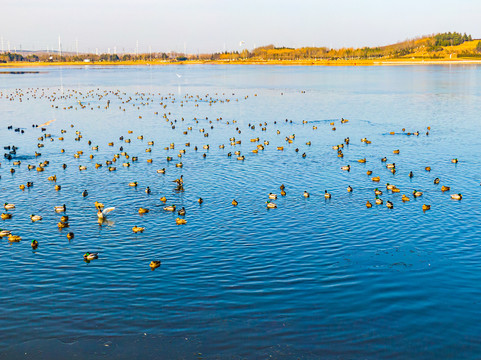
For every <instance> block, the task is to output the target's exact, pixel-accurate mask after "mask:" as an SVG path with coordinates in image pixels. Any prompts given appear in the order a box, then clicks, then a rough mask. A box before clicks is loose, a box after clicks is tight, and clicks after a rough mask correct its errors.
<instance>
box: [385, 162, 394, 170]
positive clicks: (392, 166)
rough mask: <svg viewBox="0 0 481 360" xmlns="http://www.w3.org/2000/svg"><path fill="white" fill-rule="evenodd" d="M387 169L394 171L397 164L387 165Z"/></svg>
mask: <svg viewBox="0 0 481 360" xmlns="http://www.w3.org/2000/svg"><path fill="white" fill-rule="evenodd" d="M386 167H387V168H388V169H394V168H396V163H392V164H387V165H386Z"/></svg>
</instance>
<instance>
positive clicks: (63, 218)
mask: <svg viewBox="0 0 481 360" xmlns="http://www.w3.org/2000/svg"><path fill="white" fill-rule="evenodd" d="M60 221H62V222H68V216H67V215H63V216H62V217H61V218H60Z"/></svg>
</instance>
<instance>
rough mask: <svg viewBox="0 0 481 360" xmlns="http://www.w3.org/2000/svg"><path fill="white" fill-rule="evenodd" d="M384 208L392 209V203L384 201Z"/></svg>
mask: <svg viewBox="0 0 481 360" xmlns="http://www.w3.org/2000/svg"><path fill="white" fill-rule="evenodd" d="M386 206H387V207H388V209H392V208H394V205H393V203H392V202H391V201H389V200H388V201H386Z"/></svg>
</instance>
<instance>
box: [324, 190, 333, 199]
mask: <svg viewBox="0 0 481 360" xmlns="http://www.w3.org/2000/svg"><path fill="white" fill-rule="evenodd" d="M324 197H325V198H326V199H330V198H331V194H330V193H328V192H327V190H324Z"/></svg>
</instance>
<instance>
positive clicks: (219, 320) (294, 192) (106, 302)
mask: <svg viewBox="0 0 481 360" xmlns="http://www.w3.org/2000/svg"><path fill="white" fill-rule="evenodd" d="M29 70H30V69H29ZM37 70H40V73H37V74H16V75H15V74H2V75H0V86H1V88H0V90H1V92H2V94H1V96H0V124H1V131H0V144H1V145H2V149H3V146H7V145H15V146H17V147H18V150H17V154H16V155H15V156H14V159H13V160H10V161H9V160H7V159H2V161H1V168H0V175H1V180H0V187H1V195H0V196H1V199H0V201H1V202H2V203H5V202H10V203H14V204H15V205H16V209H15V210H12V211H9V212H10V213H12V214H13V218H12V219H9V220H1V222H2V224H1V228H3V229H7V230H11V231H12V233H14V234H17V235H21V236H22V238H23V239H22V241H21V242H19V243H10V242H9V241H8V239H7V238H3V239H1V240H0V259H1V263H0V270H1V271H0V283H1V284H2V290H1V291H0V305H1V308H2V315H1V316H0V329H1V330H0V358H16V357H22V358H45V359H52V358H72V357H74V356H79V357H80V358H93V359H97V358H105V357H106V356H107V357H111V356H115V357H117V358H126V359H131V358H195V359H197V358H217V357H219V358H267V357H269V356H272V357H273V358H286V359H291V358H295V357H300V358H393V357H402V358H453V357H455V358H474V357H477V356H479V354H480V353H481V342H480V333H481V325H480V321H479V319H480V317H481V304H480V302H481V289H480V283H479V279H480V278H481V263H480V256H481V249H480V246H479V240H480V237H481V236H480V235H481V228H480V225H481V218H480V215H481V208H480V200H479V199H480V197H481V187H480V180H481V170H480V169H481V167H480V165H481V158H480V156H479V155H480V153H481V137H480V135H481V87H480V86H479V84H480V83H481V68H480V67H477V66H453V67H450V66H425V67H423V66H409V67H275V66H260V67H257V66H239V67H238V66H227V67H224V66H166V67H147V66H145V67H80V68H56V67H52V68H42V69H37ZM20 94H23V95H20ZM191 96H192V97H191ZM197 96H198V97H199V98H197ZM206 96H207V97H206ZM54 99H55V101H54ZM129 99H130V101H128V100H129ZM79 100H80V101H81V103H82V105H84V108H82V107H81V106H80V105H79V103H78V101H79ZM108 100H110V106H109V107H107V108H106V106H107V101H108ZM196 100H197V101H196ZM201 100H202V101H201ZM127 101H128V102H127ZM161 103H162V104H161ZM52 105H53V107H52ZM164 105H166V107H165V108H164ZM124 109H125V111H124ZM156 112H158V114H156ZM164 114H167V115H166V117H167V118H168V121H166V119H165V118H164ZM140 117H141V118H140ZM341 117H343V118H346V119H349V122H348V123H345V124H341V123H340V119H341ZM52 119H56V121H55V122H53V123H52V124H51V125H49V126H47V127H46V128H47V130H46V132H44V133H42V132H41V129H40V128H32V124H42V123H44V122H46V121H48V120H52ZM182 119H184V120H183V121H182ZM194 119H197V120H198V122H196V121H195V120H194ZM286 119H288V122H286V121H285V120H286ZM234 120H235V121H236V123H234ZM304 120H305V121H307V124H305V123H303V121H304ZM170 121H172V122H174V121H176V122H174V125H175V129H173V128H172V127H171V123H170ZM210 121H212V123H210ZM275 121H276V122H277V123H276V124H274V122H275ZM264 122H267V125H266V126H265V127H266V131H262V127H264V125H262V126H261V125H260V124H264ZM331 122H334V123H335V125H334V126H335V127H336V131H333V130H332V125H330V123H331ZM70 124H73V125H74V127H73V128H71V127H70ZM249 124H250V125H255V128H254V129H251V128H250V127H249ZM8 125H13V129H12V130H7V126H8ZM211 126H213V128H212V129H211ZM313 126H317V130H314V129H313ZM428 126H430V127H431V130H430V132H429V136H426V135H425V133H426V131H427V127H428ZM189 127H192V130H188V128H189ZM236 127H238V128H239V129H240V130H241V134H239V133H238V132H237V131H236ZM15 128H21V129H23V130H24V133H23V134H22V133H21V132H15V131H14V129H15ZM402 128H405V129H406V131H405V132H409V131H410V132H414V131H417V130H418V131H420V135H419V136H408V135H406V134H403V132H402ZM61 129H65V130H67V132H66V133H65V134H61ZM200 129H205V132H200V131H199V130H200ZM128 130H132V131H133V133H132V134H128ZM277 130H279V132H280V133H279V134H278V133H277ZM75 131H79V132H80V133H81V135H82V136H83V137H82V139H81V141H75V140H74V139H75V137H76V134H75ZM184 131H187V135H184V134H183V132H184ZM391 131H394V132H395V133H396V134H395V135H390V134H389V133H390V132H391ZM45 133H50V134H51V135H52V138H53V139H55V141H53V142H51V141H50V140H49V138H47V139H45V140H44V141H43V142H42V141H39V140H38V139H37V138H38V137H40V136H42V135H43V134H45ZM206 133H207V134H208V137H205V136H204V134H206ZM292 134H295V139H294V140H293V142H292V143H291V144H289V143H288V142H286V137H288V136H289V135H292ZM139 135H143V136H144V139H143V140H139V139H137V136H139ZM60 136H63V137H64V138H65V140H64V141H59V140H58V137H60ZM120 136H124V137H125V139H127V138H130V139H131V140H132V141H131V143H125V141H120V140H119V137H120ZM231 137H235V139H236V140H241V141H242V143H241V144H237V145H236V146H231V144H230V140H229V138H231ZM257 137H259V140H260V142H251V141H250V139H254V138H257ZM346 137H349V138H350V139H351V142H350V144H349V145H348V146H345V148H344V149H343V152H344V158H339V157H338V156H337V152H336V151H335V150H333V149H332V146H333V145H336V144H340V143H342V142H343V140H344V139H345V138H346ZM364 137H367V138H368V139H369V140H371V141H372V144H369V145H368V144H366V143H364V142H361V139H362V138H364ZM88 140H91V142H92V144H91V146H89V145H88V143H87V141H88ZM151 140H152V141H154V142H155V144H154V145H153V146H149V145H148V144H147V142H148V141H151ZM264 140H268V141H269V145H265V150H263V151H259V153H257V154H255V153H252V150H253V149H255V148H256V146H257V145H258V144H263V141H264ZM111 141H112V142H114V146H113V147H109V146H108V143H109V142H111ZM308 141H311V145H310V146H309V145H307V144H306V142H308ZM41 142H42V143H44V144H45V147H43V148H37V144H38V143H41ZM188 142H190V144H191V145H190V147H186V146H185V144H186V143H188ZM171 143H174V144H175V149H170V150H165V149H164V148H165V147H168V146H169V145H170V144H171ZM207 144H209V145H210V149H209V150H205V149H203V146H204V145H207ZM221 144H224V145H225V148H224V149H220V148H219V145H221ZM95 145H98V146H99V150H98V151H94V150H92V149H91V147H92V146H95ZM120 146H123V149H124V151H126V152H127V153H128V154H129V155H130V156H131V157H132V156H138V158H139V160H138V161H137V162H132V161H131V158H130V159H129V160H126V159H125V158H124V157H123V156H120V158H119V160H118V161H117V162H116V163H114V164H113V166H116V167H117V171H116V172H109V171H108V170H107V166H106V165H105V161H106V160H111V159H112V158H113V156H114V154H117V153H120V152H121V151H120V150H119V148H120ZM194 146H198V150H197V151H195V150H194ZM278 146H283V147H284V151H278V150H277V147H278ZM147 148H152V152H151V153H146V152H145V149H147ZM296 148H298V149H299V152H296V151H295V149H296ZM60 149H65V152H64V153H61V152H60ZM182 149H185V150H186V152H185V154H184V155H183V157H182V158H179V157H178V156H177V154H178V153H179V150H182ZM395 149H399V150H400V154H399V155H394V154H393V150H395ZM78 150H82V151H83V152H84V154H83V155H81V156H80V158H79V159H76V158H74V156H73V155H74V153H76V152H77V151H78ZM237 150H239V151H240V152H241V154H243V155H245V161H238V160H237V159H236V157H237V156H236V155H233V156H232V157H228V156H227V154H228V153H229V152H232V153H234V151H237ZM35 151H38V152H40V153H41V154H42V155H41V156H40V157H37V158H35V157H34V156H33V154H34V152H35ZM4 152H8V150H4ZM204 153H205V154H206V155H207V156H206V157H205V158H204V157H203V154H204ZM303 153H306V157H305V158H303V157H302V154H303ZM90 154H93V155H94V158H93V159H90V158H89V155H90ZM167 156H172V157H173V160H172V161H171V162H167V160H166V157H167ZM383 156H386V157H387V158H388V161H387V162H388V163H392V162H395V163H396V169H397V172H396V173H395V174H394V175H393V174H392V173H391V172H390V171H389V170H387V169H386V167H385V163H383V162H381V158H382V157H383ZM364 157H365V158H366V159H367V162H366V163H365V164H362V163H358V162H357V160H358V159H361V158H364ZM452 158H458V159H459V163H458V164H453V163H451V159H452ZM18 159H20V160H21V165H20V166H14V165H13V161H14V160H18ZM147 159H152V163H147ZM44 160H48V161H49V162H50V164H49V166H47V167H46V168H45V171H44V172H37V171H35V170H31V171H29V170H28V169H27V165H28V164H34V165H36V164H38V163H39V162H41V161H44ZM126 161H129V162H131V164H132V165H131V166H130V167H129V168H126V167H123V166H122V163H123V162H126ZM180 161H182V163H183V167H182V168H178V167H176V166H175V164H176V163H178V162H180ZM97 162H98V163H102V164H103V167H101V168H99V169H95V166H94V165H95V163H97ZM63 163H65V164H67V168H66V169H65V170H64V169H62V164H63ZM347 164H350V165H351V166H352V168H351V171H350V172H346V171H342V170H341V169H340V168H341V166H343V165H347ZM79 165H86V166H87V170H85V171H79V169H78V167H79ZM426 166H430V167H431V168H432V170H431V172H427V171H425V170H424V169H425V167H426ZM164 167H165V168H166V174H158V173H157V172H156V170H157V169H160V168H164ZM11 168H14V169H15V173H13V174H11V173H10V169H11ZM367 170H372V171H373V175H372V176H375V175H378V176H380V177H381V181H380V183H379V184H375V183H373V182H372V181H371V176H367V175H366V171H367ZM410 171H413V173H414V177H413V178H412V179H411V178H409V176H408V174H409V172H410ZM51 175H56V176H57V184H59V185H61V187H62V188H61V190H60V191H55V190H54V183H52V182H50V181H47V177H49V176H51ZM180 175H183V176H184V180H185V185H184V188H185V191H184V192H176V191H175V190H174V188H175V184H174V183H173V182H172V181H173V180H175V179H177V178H178V177H179V176H180ZM436 177H439V178H440V179H441V183H440V184H439V185H435V184H434V183H433V180H434V178H436ZM27 181H32V182H33V183H34V185H33V187H32V188H30V189H25V190H24V191H21V190H20V189H19V185H20V184H26V182H27ZM131 181H137V182H138V187H137V188H132V187H129V186H128V183H129V182H131ZM386 183H394V184H395V185H396V186H397V187H398V188H400V189H401V193H394V194H392V193H391V192H388V191H386V189H385V184H386ZM281 184H284V185H285V189H286V193H287V195H286V196H285V197H282V196H280V189H279V186H280V185H281ZM349 185H350V186H352V187H353V189H354V191H353V192H352V193H348V192H347V190H346V188H347V187H348V186H349ZM442 185H447V186H451V191H450V192H446V193H443V192H442V191H441V189H440V188H441V186H442ZM147 186H149V187H150V188H151V189H152V193H151V194H150V195H148V194H146V193H145V192H144V190H145V188H146V187H147ZM375 187H379V188H381V189H382V190H383V192H384V194H383V195H382V196H381V198H383V200H384V202H386V201H387V200H390V201H392V202H393V204H394V208H393V209H388V208H387V207H386V206H385V205H382V206H373V208H371V209H367V208H366V206H365V203H366V201H367V200H369V201H371V202H374V192H373V190H374V188H375ZM414 189H418V190H421V191H423V192H424V194H423V196H422V197H420V198H417V199H414V198H413V197H412V195H411V193H412V191H413V190H414ZM83 190H87V191H88V196H87V197H82V191H83ZM324 190H328V191H329V192H330V193H331V194H332V198H331V199H330V200H325V199H324ZM304 191H308V192H309V193H310V195H311V196H310V197H309V198H307V199H306V198H304V197H303V196H302V194H303V192H304ZM270 192H272V193H276V194H278V196H279V198H278V199H277V200H276V201H275V203H276V204H277V206H278V208H277V209H271V210H268V209H267V208H266V204H265V202H266V200H267V195H268V194H269V193H270ZM452 193H462V194H463V199H462V201H455V200H451V199H450V194H452ZM402 194H406V195H408V196H409V197H410V198H411V201H410V202H406V203H403V202H402V201H401V196H402ZM161 196H166V197H167V199H168V200H167V204H176V205H177V206H178V208H180V207H182V206H184V207H185V209H186V211H187V214H186V216H185V219H186V220H187V224H186V225H181V226H177V225H176V223H175V218H176V217H177V214H172V213H168V212H165V211H163V206H164V204H163V203H162V202H161V201H160V197H161ZM199 197H202V198H203V199H204V203H203V204H202V205H199V203H198V202H197V199H198V198H199ZM234 198H235V199H236V200H237V201H238V203H239V205H238V206H237V207H234V206H232V205H231V201H232V200H233V199H234ZM94 201H100V202H102V203H104V204H105V205H106V206H115V207H116V210H115V211H114V212H112V213H111V214H110V215H109V218H108V219H109V222H108V223H105V224H103V225H102V226H99V224H98V222H97V216H96V210H95V207H94V205H93V203H94ZM62 204H66V206H67V215H69V217H70V220H69V223H70V228H69V229H63V230H61V231H60V230H58V229H57V222H58V221H59V219H60V214H57V213H55V212H54V210H53V207H54V206H55V205H62ZM423 204H429V205H431V210H430V211H427V212H425V213H423V211H422V205H423ZM139 207H146V208H149V209H150V210H151V211H150V213H148V214H146V215H143V216H141V215H139V214H138V213H137V211H138V208H139ZM31 214H38V215H42V216H43V220H42V221H40V222H36V223H32V222H31V221H30V218H29V216H30V215H31ZM134 225H138V226H143V227H145V228H146V230H145V232H144V233H142V234H134V233H133V232H132V230H131V229H132V227H133V226H134ZM69 231H72V232H74V233H75V238H74V239H72V240H71V241H69V240H68V239H67V238H66V234H67V233H68V232H69ZM33 239H36V240H38V242H39V247H38V249H37V250H36V251H32V248H31V246H30V243H31V241H32V240H33ZM86 251H91V252H92V251H94V252H99V259H97V260H94V261H92V262H90V263H86V262H84V260H83V254H84V253H85V252H86ZM151 260H161V262H162V265H161V266H160V267H159V268H158V269H156V270H155V271H151V269H150V267H149V263H150V262H151Z"/></svg>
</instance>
